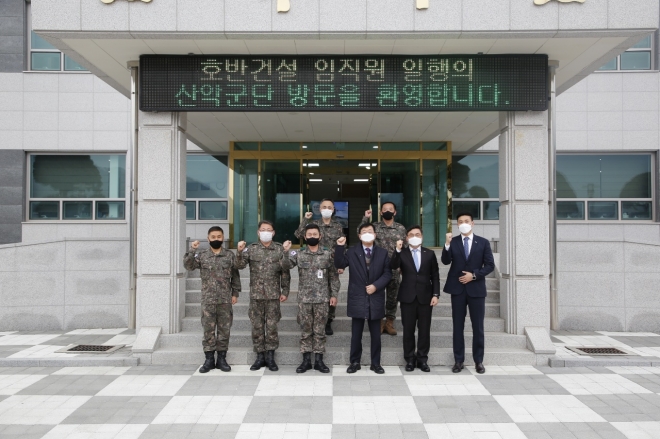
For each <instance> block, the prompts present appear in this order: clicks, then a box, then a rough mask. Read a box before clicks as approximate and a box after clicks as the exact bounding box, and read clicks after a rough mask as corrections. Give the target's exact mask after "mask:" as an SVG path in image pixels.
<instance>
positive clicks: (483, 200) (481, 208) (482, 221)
mask: <svg viewBox="0 0 660 439" xmlns="http://www.w3.org/2000/svg"><path fill="white" fill-rule="evenodd" d="M464 201H465V202H472V203H479V217H478V218H477V217H474V220H475V221H479V223H480V224H499V222H500V220H499V217H498V219H495V220H493V219H488V220H487V219H483V218H484V203H487V202H495V203H500V199H499V198H453V197H452V199H451V203H452V217H453V215H456V214H457V213H458V212H456V209H454V203H455V202H464ZM500 205H501V203H500ZM452 221H454V218H452Z"/></svg>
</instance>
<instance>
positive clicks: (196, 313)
mask: <svg viewBox="0 0 660 439" xmlns="http://www.w3.org/2000/svg"><path fill="white" fill-rule="evenodd" d="M248 309H249V301H248V300H244V301H240V302H239V303H237V304H236V305H234V317H244V316H247V315H248ZM280 310H281V312H282V316H284V317H296V316H297V315H298V303H297V302H295V301H293V302H291V301H289V300H287V301H286V302H284V303H282V304H281V306H280ZM201 315H202V307H201V305H200V304H199V303H186V317H200V316H201ZM336 315H338V316H345V315H346V303H341V302H339V303H338V304H337V310H336ZM433 316H434V317H451V303H450V302H442V303H439V304H438V305H437V306H436V307H435V309H434V310H433ZM499 316H500V304H499V303H487V304H486V317H499Z"/></svg>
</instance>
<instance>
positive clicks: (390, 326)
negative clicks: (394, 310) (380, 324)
mask: <svg viewBox="0 0 660 439" xmlns="http://www.w3.org/2000/svg"><path fill="white" fill-rule="evenodd" d="M385 332H387V333H388V334H389V335H396V329H394V317H388V318H387V321H386V322H385Z"/></svg>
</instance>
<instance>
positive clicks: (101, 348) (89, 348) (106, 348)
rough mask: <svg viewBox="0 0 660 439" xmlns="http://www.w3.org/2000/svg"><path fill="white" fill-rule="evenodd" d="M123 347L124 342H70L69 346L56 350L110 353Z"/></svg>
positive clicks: (81, 352) (71, 352) (77, 352)
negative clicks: (110, 343) (100, 343)
mask: <svg viewBox="0 0 660 439" xmlns="http://www.w3.org/2000/svg"><path fill="white" fill-rule="evenodd" d="M123 347H124V345H123V344H119V345H99V344H96V345H94V344H70V345H69V346H67V347H64V348H62V349H59V350H57V351H55V352H58V353H65V354H109V353H111V352H114V351H116V350H118V349H121V348H123Z"/></svg>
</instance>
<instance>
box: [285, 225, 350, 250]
mask: <svg viewBox="0 0 660 439" xmlns="http://www.w3.org/2000/svg"><path fill="white" fill-rule="evenodd" d="M308 224H316V225H317V226H319V229H321V233H322V234H323V236H322V237H321V243H320V244H321V247H325V248H328V249H334V248H335V245H336V244H337V240H338V239H339V238H341V237H342V236H344V229H343V228H342V225H341V223H340V222H339V221H337V220H336V219H331V220H330V223H329V224H325V223H324V222H323V220H322V219H317V220H308V219H307V218H303V220H302V222H301V223H300V225H299V226H298V229H297V230H296V232H295V233H294V234H295V235H296V238H298V239H303V238H304V237H305V226H307V225H308ZM331 251H332V250H331Z"/></svg>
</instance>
